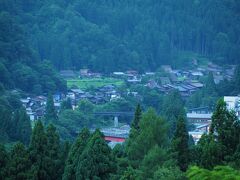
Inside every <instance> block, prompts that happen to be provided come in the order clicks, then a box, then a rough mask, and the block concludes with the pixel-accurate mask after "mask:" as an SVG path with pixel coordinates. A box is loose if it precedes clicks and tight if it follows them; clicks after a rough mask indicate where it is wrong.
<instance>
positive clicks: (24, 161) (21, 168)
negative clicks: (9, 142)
mask: <svg viewBox="0 0 240 180" xmlns="http://www.w3.org/2000/svg"><path fill="white" fill-rule="evenodd" d="M30 167H31V162H30V160H29V153H28V151H27V150H26V149H25V147H24V145H23V144H22V143H17V144H16V145H14V147H13V149H12V151H11V154H10V162H9V178H10V179H12V180H19V179H29V178H30V171H29V169H30Z"/></svg>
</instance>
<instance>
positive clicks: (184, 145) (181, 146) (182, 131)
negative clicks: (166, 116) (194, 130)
mask: <svg viewBox="0 0 240 180" xmlns="http://www.w3.org/2000/svg"><path fill="white" fill-rule="evenodd" d="M188 138H189V136H188V131H187V127H186V123H185V119H184V118H183V117H179V118H178V120H177V127H176V131H175V133H174V137H173V139H172V151H173V153H174V155H175V156H176V160H177V164H178V166H179V167H180V169H181V170H182V171H186V170H187V168H188V163H189V160H188V158H189V149H188Z"/></svg>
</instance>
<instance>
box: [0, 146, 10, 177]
mask: <svg viewBox="0 0 240 180" xmlns="http://www.w3.org/2000/svg"><path fill="white" fill-rule="evenodd" d="M8 162H9V157H8V154H7V152H6V150H5V147H4V146H3V145H2V144H0V180H4V179H5V178H6V177H7V175H8V171H9V170H8V167H9V165H8Z"/></svg>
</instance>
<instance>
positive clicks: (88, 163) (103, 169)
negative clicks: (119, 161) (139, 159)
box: [76, 130, 116, 180]
mask: <svg viewBox="0 0 240 180" xmlns="http://www.w3.org/2000/svg"><path fill="white" fill-rule="evenodd" d="M115 171H116V162H115V159H114V157H113V155H112V153H111V149H110V147H109V146H108V145H107V144H106V142H105V140H104V138H103V134H102V133H101V132H100V131H99V130H96V131H95V132H94V133H93V135H92V137H91V138H90V140H89V142H88V144H87V146H86V148H85V149H84V151H83V153H82V155H81V156H80V158H79V161H78V167H77V173H76V179H77V180H82V179H110V174H111V173H114V172H115Z"/></svg>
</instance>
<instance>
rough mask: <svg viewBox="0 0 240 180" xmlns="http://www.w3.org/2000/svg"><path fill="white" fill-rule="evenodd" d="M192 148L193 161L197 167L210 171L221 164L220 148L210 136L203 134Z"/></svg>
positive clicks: (221, 153) (221, 154)
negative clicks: (193, 149)
mask: <svg viewBox="0 0 240 180" xmlns="http://www.w3.org/2000/svg"><path fill="white" fill-rule="evenodd" d="M194 148H195V149H196V150H195V157H194V160H195V162H196V163H197V165H198V166H201V167H203V168H206V169H212V168H213V167H214V166H216V165H219V164H221V163H222V159H223V152H222V146H221V144H220V143H218V142H217V141H216V140H215V138H214V136H213V135H212V134H210V135H209V134H203V135H202V137H201V139H200V140H199V142H198V144H197V145H196V146H195V147H194Z"/></svg>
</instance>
